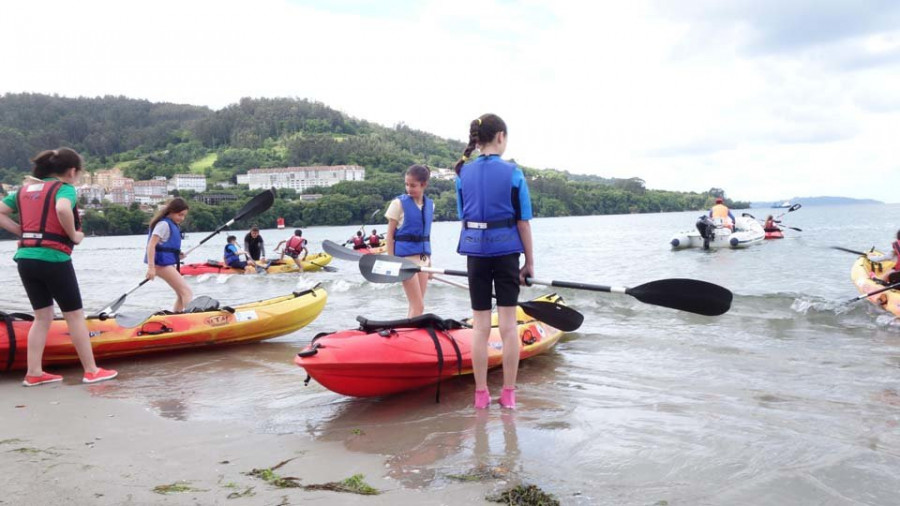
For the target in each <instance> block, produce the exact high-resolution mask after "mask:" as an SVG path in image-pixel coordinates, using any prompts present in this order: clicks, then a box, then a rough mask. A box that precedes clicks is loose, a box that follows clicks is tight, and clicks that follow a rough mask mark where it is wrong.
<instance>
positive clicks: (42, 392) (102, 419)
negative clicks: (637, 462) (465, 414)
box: [0, 371, 496, 505]
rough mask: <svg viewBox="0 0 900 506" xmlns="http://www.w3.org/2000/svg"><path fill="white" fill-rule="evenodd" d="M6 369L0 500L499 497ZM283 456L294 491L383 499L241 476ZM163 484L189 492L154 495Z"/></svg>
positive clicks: (283, 470)
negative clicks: (358, 479)
mask: <svg viewBox="0 0 900 506" xmlns="http://www.w3.org/2000/svg"><path fill="white" fill-rule="evenodd" d="M13 374H15V375H13ZM13 374H5V375H4V376H3V377H0V468H2V469H3V473H2V479H0V483H2V490H3V495H2V497H0V504H48V505H53V504H159V503H165V504H253V505H256V504H260V505H263V504H265V505H275V504H298V503H300V502H304V503H305V502H310V501H319V502H321V503H322V504H349V503H359V502H360V501H365V503H366V504H482V503H485V500H484V497H485V496H486V495H487V494H489V493H491V492H492V491H494V490H496V483H453V482H446V483H444V484H443V485H442V486H441V487H440V488H437V489H435V488H429V489H413V488H406V487H404V486H403V484H402V483H401V482H399V481H398V480H396V479H395V478H392V477H391V476H389V474H386V469H387V467H388V465H387V461H388V460H389V459H390V458H391V457H390V456H387V455H379V454H377V453H358V452H352V451H349V450H348V449H347V448H346V447H345V442H339V441H318V440H313V439H311V438H309V437H307V436H305V435H298V434H292V433H286V434H273V433H264V432H259V431H257V430H254V429H253V428H252V427H251V426H250V424H242V423H235V422H233V421H229V422H210V421H191V420H187V421H178V420H172V419H168V418H166V417H162V416H159V415H158V414H156V413H154V412H152V411H151V410H150V409H148V408H144V407H142V406H140V405H139V404H135V403H132V402H129V401H126V400H120V399H111V398H107V397H106V396H105V395H104V390H106V389H111V388H114V387H115V384H114V382H115V380H113V382H109V383H105V384H97V385H81V384H80V383H77V382H76V380H75V379H74V378H77V376H76V374H75V373H74V372H73V371H69V373H68V376H69V378H67V379H66V381H65V382H63V383H62V384H54V385H44V386H40V387H34V388H24V387H22V386H21V384H20V381H21V380H20V379H19V377H18V375H17V374H16V373H13ZM348 437H351V438H352V437H353V435H352V433H350V434H348ZM389 446H390V445H389ZM394 450H396V451H397V452H398V453H401V451H402V449H400V448H394ZM394 458H396V457H394ZM289 459H293V460H291V461H290V462H288V463H287V464H284V465H283V466H282V467H280V468H279V469H277V470H276V471H275V473H277V474H278V475H280V476H283V477H286V476H290V477H296V478H298V479H299V480H298V481H299V483H300V484H301V485H310V484H320V483H327V482H339V481H342V480H344V479H346V478H348V477H350V476H352V475H354V474H358V473H360V474H363V475H365V482H366V483H368V484H369V485H371V486H373V487H375V488H376V489H378V490H380V491H382V493H381V494H380V495H378V496H369V497H362V496H359V495H356V494H348V493H339V492H331V491H307V490H304V489H300V488H278V487H276V486H274V485H272V484H269V483H266V482H265V481H263V480H262V479H259V478H257V477H254V476H249V475H247V474H246V473H248V472H250V471H251V470H253V469H263V468H271V467H273V466H276V465H277V464H278V463H280V462H283V461H285V460H289ZM172 484H178V485H183V486H186V487H187V488H188V490H186V491H181V492H170V493H168V494H160V493H158V492H155V491H154V488H156V487H160V486H166V485H172ZM248 490H249V492H248ZM236 494H244V495H242V496H239V497H236ZM229 495H231V496H232V497H231V498H229Z"/></svg>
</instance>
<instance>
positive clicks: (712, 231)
mask: <svg viewBox="0 0 900 506" xmlns="http://www.w3.org/2000/svg"><path fill="white" fill-rule="evenodd" d="M697 231H698V232H700V237H702V238H703V249H709V241H711V240H712V239H714V238H715V236H716V224H715V223H714V222H713V221H712V220H711V219H709V216H707V215H705V214H704V215H703V216H701V217H700V218H699V219H698V220H697Z"/></svg>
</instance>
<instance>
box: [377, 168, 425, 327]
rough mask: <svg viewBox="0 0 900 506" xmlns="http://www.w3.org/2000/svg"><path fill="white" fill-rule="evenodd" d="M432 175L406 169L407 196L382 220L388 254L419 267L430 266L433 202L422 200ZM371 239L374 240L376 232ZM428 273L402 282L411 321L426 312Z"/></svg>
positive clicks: (386, 212)
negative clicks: (385, 228)
mask: <svg viewBox="0 0 900 506" xmlns="http://www.w3.org/2000/svg"><path fill="white" fill-rule="evenodd" d="M429 177H431V171H430V170H428V167H425V166H424V165H413V166H411V167H409V168H408V169H406V176H405V181H406V194H404V195H400V196H398V197H397V198H395V199H394V200H392V201H391V203H390V205H388V208H387V211H385V213H384V216H385V217H386V218H387V219H388V231H387V235H385V241H386V243H387V244H386V246H387V253H388V254H389V255H396V256H400V257H404V258H408V259H409V260H412V261H413V262H415V263H417V264H418V265H419V266H422V267H430V266H431V222H432V219H433V217H434V201H433V200H431V199H430V198H428V197H426V196H425V189H426V188H427V187H428V179H429ZM372 235H373V236H375V237H376V239H377V235H376V234H375V231H374V230H373V231H372ZM428 277H429V275H428V273H424V272H420V273H418V274H416V275H415V276H413V277H411V278H409V279H407V280H406V281H404V282H403V291H404V292H405V293H406V299H407V300H408V301H409V310H408V311H407V313H406V314H407V317H408V318H413V317H415V316H419V315H421V314H422V313H424V312H425V290H426V289H427V288H428Z"/></svg>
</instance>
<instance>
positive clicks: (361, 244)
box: [353, 236, 366, 249]
mask: <svg viewBox="0 0 900 506" xmlns="http://www.w3.org/2000/svg"><path fill="white" fill-rule="evenodd" d="M365 247H366V241H364V240H363V238H362V237H360V236H356V237H354V238H353V249H363V248H365Z"/></svg>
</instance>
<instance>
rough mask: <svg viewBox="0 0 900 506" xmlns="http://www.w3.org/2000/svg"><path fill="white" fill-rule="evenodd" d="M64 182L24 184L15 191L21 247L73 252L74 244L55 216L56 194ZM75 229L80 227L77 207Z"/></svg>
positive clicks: (66, 252)
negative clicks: (20, 225)
mask: <svg viewBox="0 0 900 506" xmlns="http://www.w3.org/2000/svg"><path fill="white" fill-rule="evenodd" d="M62 185H63V183H62V181H56V182H50V181H44V182H42V183H32V184H24V185H22V188H20V189H19V191H18V193H16V205H17V206H18V207H19V221H20V222H21V224H22V239H20V240H19V247H20V248H51V249H55V250H57V251H62V252H63V253H65V254H67V255H71V254H72V248H74V247H75V243H74V242H72V239H70V238H69V235H68V234H66V231H65V230H64V229H63V228H62V225H61V224H60V223H59V217H58V216H57V215H56V194H57V193H58V192H59V189H60V188H61V187H62ZM72 212H73V213H74V215H75V230H80V229H81V218H79V217H78V208H77V207H74V208H73V209H72Z"/></svg>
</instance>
